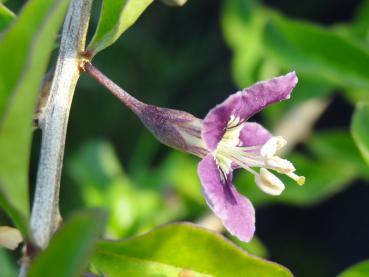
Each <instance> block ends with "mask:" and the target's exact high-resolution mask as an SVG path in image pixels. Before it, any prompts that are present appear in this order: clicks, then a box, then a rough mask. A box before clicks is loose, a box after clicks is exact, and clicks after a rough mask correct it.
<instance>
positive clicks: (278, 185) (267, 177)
mask: <svg viewBox="0 0 369 277" xmlns="http://www.w3.org/2000/svg"><path fill="white" fill-rule="evenodd" d="M255 183H256V184H257V186H258V187H259V188H260V189H261V190H262V191H263V192H265V193H267V194H270V195H280V194H281V193H282V191H283V190H284V184H283V182H282V181H281V180H280V179H279V178H278V177H277V176H275V175H274V174H272V173H271V172H269V171H268V170H266V169H265V168H261V169H260V174H259V175H256V176H255Z"/></svg>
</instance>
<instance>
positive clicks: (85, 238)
mask: <svg viewBox="0 0 369 277" xmlns="http://www.w3.org/2000/svg"><path fill="white" fill-rule="evenodd" d="M104 222H105V216H104V214H103V213H101V212H98V211H88V212H80V213H78V214H75V215H74V216H73V217H72V218H71V219H70V220H69V221H68V222H67V223H66V224H65V226H64V227H63V228H62V229H61V230H60V231H59V232H58V233H57V234H56V235H55V237H54V238H53V239H52V240H51V242H50V245H49V246H48V247H47V249H46V250H45V251H44V252H42V253H41V254H40V255H39V256H37V257H36V259H35V260H34V262H33V263H32V265H31V268H30V272H29V276H30V277H33V276H35V277H36V276H53V277H71V276H80V273H81V272H82V270H83V269H84V267H85V266H86V264H87V261H88V258H89V256H90V254H91V252H92V250H93V247H94V244H95V242H96V240H97V238H98V237H99V236H100V235H101V232H102V229H103V226H104Z"/></svg>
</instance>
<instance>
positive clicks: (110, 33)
mask: <svg viewBox="0 0 369 277" xmlns="http://www.w3.org/2000/svg"><path fill="white" fill-rule="evenodd" d="M152 2H153V0H118V1H117V0H104V1H103V4H102V8H101V14H100V18H99V23H98V25H97V29H96V32H95V35H94V37H93V38H92V41H91V42H90V45H89V46H88V47H87V53H90V55H91V56H94V55H95V54H96V53H98V52H100V51H101V50H103V49H105V48H106V47H108V46H110V45H111V44H113V43H114V42H115V41H116V40H117V39H118V38H119V37H120V36H121V35H122V34H123V33H124V32H125V31H126V30H127V29H128V28H129V27H131V25H133V24H134V23H135V22H136V20H137V19H138V17H139V16H140V15H141V14H142V13H143V12H144V10H145V9H146V8H147V7H148V6H149V5H150V4H151V3H152Z"/></svg>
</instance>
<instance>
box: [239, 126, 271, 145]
mask: <svg viewBox="0 0 369 277" xmlns="http://www.w3.org/2000/svg"><path fill="white" fill-rule="evenodd" d="M271 137H272V134H271V133H270V132H269V131H268V130H267V129H265V128H264V127H263V126H261V125H260V124H258V123H255V122H247V123H246V124H245V127H243V129H242V130H241V133H240V141H241V146H256V145H263V144H265V143H266V142H267V141H268V140H269V139H270V138H271Z"/></svg>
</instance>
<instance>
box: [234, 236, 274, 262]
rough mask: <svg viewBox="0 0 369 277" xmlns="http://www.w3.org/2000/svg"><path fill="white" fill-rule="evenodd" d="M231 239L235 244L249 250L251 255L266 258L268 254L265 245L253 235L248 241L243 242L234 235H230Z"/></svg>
mask: <svg viewBox="0 0 369 277" xmlns="http://www.w3.org/2000/svg"><path fill="white" fill-rule="evenodd" d="M230 239H231V241H233V242H234V243H235V244H236V245H238V246H240V247H242V248H243V249H245V250H246V251H247V252H249V253H250V254H252V255H255V256H258V257H261V258H266V257H268V256H269V253H268V249H267V248H266V246H265V245H264V244H263V243H262V241H261V240H260V239H259V238H258V237H256V236H254V237H253V238H252V240H251V241H250V242H243V241H240V240H238V239H237V238H236V237H233V236H231V238H230Z"/></svg>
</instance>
